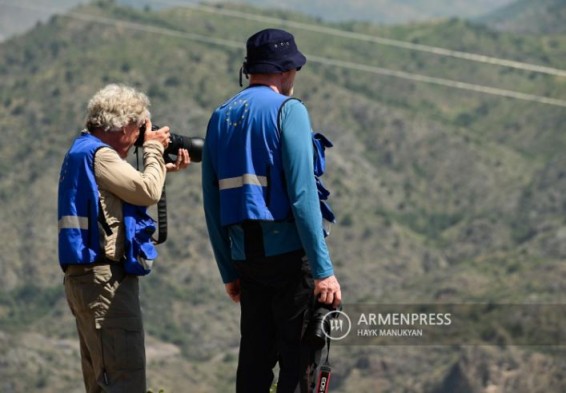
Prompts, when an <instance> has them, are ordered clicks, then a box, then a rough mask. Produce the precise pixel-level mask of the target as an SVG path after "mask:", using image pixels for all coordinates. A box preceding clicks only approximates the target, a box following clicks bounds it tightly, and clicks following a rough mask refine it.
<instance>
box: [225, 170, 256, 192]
mask: <svg viewBox="0 0 566 393" xmlns="http://www.w3.org/2000/svg"><path fill="white" fill-rule="evenodd" d="M244 185H251V186H261V187H267V177H265V176H257V175H253V174H250V173H246V174H245V175H242V176H237V177H230V178H228V179H220V180H219V181H218V187H219V188H220V190H229V189H230V188H241V187H243V186H244Z"/></svg>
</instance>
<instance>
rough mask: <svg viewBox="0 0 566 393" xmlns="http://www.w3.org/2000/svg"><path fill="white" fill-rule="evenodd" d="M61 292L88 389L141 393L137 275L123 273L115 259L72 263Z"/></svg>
mask: <svg viewBox="0 0 566 393" xmlns="http://www.w3.org/2000/svg"><path fill="white" fill-rule="evenodd" d="M65 293H66V295H67V301H68V303H69V307H70V308H71V311H72V313H73V315H74V316H75V319H76V323H77V330H78V333H79V341H80V350H81V365H82V371H83V379H84V383H85V387H86V391H87V393H100V392H106V393H146V380H145V346H144V331H143V324H142V318H141V309H140V303H139V283H138V277H136V276H130V275H126V274H125V273H124V269H123V267H122V265H120V264H96V265H88V266H81V265H71V266H68V267H67V270H66V272H65Z"/></svg>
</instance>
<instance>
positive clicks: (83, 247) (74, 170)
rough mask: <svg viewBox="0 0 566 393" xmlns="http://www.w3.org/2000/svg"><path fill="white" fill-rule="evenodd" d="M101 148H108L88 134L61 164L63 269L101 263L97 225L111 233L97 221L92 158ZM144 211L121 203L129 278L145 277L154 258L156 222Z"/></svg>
mask: <svg viewBox="0 0 566 393" xmlns="http://www.w3.org/2000/svg"><path fill="white" fill-rule="evenodd" d="M102 147H109V146H108V145H107V144H105V143H103V142H102V141H101V140H100V139H98V138H96V137H95V136H93V135H91V134H89V133H86V132H85V133H82V134H81V135H80V136H79V137H77V138H76V139H75V141H74V142H73V145H72V146H71V148H70V149H69V152H68V153H67V155H66V156H65V159H64V161H63V165H62V167H61V173H60V176H59V199H58V226H59V264H60V265H61V266H62V267H64V266H66V265H77V264H90V263H95V262H100V261H102V260H103V259H104V253H103V252H101V250H100V232H99V224H100V226H101V227H102V228H103V230H106V231H111V229H110V228H109V227H108V226H107V225H106V221H105V220H104V219H102V218H100V219H99V217H100V214H101V212H100V199H99V192H98V185H97V184H96V179H95V175H94V155H95V154H96V152H97V151H98V149H100V148H102ZM146 210H147V209H146V208H145V207H141V206H134V205H130V204H128V203H125V202H123V214H124V229H125V258H124V268H125V270H126V272H127V273H129V274H135V275H145V274H148V273H149V272H150V268H151V264H152V261H153V260H154V259H155V258H156V257H157V250H156V249H155V246H154V245H153V242H152V241H151V234H152V233H153V232H155V222H154V221H153V219H151V217H149V215H148V214H147V211H146Z"/></svg>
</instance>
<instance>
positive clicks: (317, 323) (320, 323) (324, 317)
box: [304, 301, 342, 350]
mask: <svg viewBox="0 0 566 393" xmlns="http://www.w3.org/2000/svg"><path fill="white" fill-rule="evenodd" d="M341 308H342V307H341V306H340V307H339V308H338V309H336V308H334V307H332V305H331V304H324V303H320V302H318V301H317V302H316V304H315V306H314V309H313V312H312V314H311V317H310V319H309V323H308V325H307V328H306V330H305V335H304V341H305V343H306V344H308V345H310V346H311V347H312V348H314V349H317V350H318V349H322V348H323V347H324V346H325V345H326V340H327V338H328V337H330V335H331V329H330V323H331V322H330V321H331V320H332V319H334V318H337V317H338V313H333V311H337V310H339V309H341ZM329 314H330V315H329Z"/></svg>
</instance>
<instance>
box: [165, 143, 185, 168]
mask: <svg viewBox="0 0 566 393" xmlns="http://www.w3.org/2000/svg"><path fill="white" fill-rule="evenodd" d="M190 163H191V157H190V156H189V151H188V150H187V149H179V151H178V152H177V160H176V161H175V162H169V163H167V164H165V168H167V172H178V171H180V170H181V169H185V168H186V167H188V166H189V164H190Z"/></svg>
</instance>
